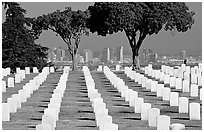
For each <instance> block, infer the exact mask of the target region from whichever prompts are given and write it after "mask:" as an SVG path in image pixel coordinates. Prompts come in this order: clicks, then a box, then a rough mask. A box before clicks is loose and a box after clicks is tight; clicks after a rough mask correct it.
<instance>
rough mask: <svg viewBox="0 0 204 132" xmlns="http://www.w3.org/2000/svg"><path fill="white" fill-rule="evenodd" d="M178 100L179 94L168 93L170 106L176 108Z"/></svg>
mask: <svg viewBox="0 0 204 132" xmlns="http://www.w3.org/2000/svg"><path fill="white" fill-rule="evenodd" d="M178 98H179V93H177V92H171V93H170V106H178V102H179V101H178Z"/></svg>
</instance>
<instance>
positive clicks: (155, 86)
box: [151, 81, 158, 92]
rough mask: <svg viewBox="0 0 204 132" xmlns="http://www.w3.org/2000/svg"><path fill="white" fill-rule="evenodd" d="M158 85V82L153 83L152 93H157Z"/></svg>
mask: <svg viewBox="0 0 204 132" xmlns="http://www.w3.org/2000/svg"><path fill="white" fill-rule="evenodd" d="M157 85H158V82H157V81H152V83H151V92H157Z"/></svg>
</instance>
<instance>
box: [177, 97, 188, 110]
mask: <svg viewBox="0 0 204 132" xmlns="http://www.w3.org/2000/svg"><path fill="white" fill-rule="evenodd" d="M188 103H189V99H188V98H187V97H180V98H179V113H188Z"/></svg>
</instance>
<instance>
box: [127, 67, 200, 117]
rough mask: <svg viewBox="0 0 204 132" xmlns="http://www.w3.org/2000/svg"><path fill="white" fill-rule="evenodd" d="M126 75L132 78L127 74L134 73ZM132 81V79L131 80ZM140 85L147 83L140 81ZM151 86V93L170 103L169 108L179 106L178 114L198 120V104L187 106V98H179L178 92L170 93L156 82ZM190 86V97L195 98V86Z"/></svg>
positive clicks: (196, 93) (196, 90)
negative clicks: (187, 114)
mask: <svg viewBox="0 0 204 132" xmlns="http://www.w3.org/2000/svg"><path fill="white" fill-rule="evenodd" d="M125 69H126V70H127V68H125ZM126 73H127V74H128V75H127V76H131V77H132V75H129V74H131V73H134V71H132V72H126ZM141 76H142V75H141ZM142 78H145V77H144V76H142ZM132 79H134V78H132ZM146 79H147V78H146ZM146 79H145V80H146ZM142 80H143V79H142ZM148 80H149V79H148ZM150 80H151V79H150ZM152 82H156V81H152ZM142 83H148V81H147V80H146V81H142ZM153 84H154V83H152V84H151V86H152V87H154V88H155V90H151V92H157V97H162V99H163V100H167V101H170V106H179V113H189V116H190V120H200V104H199V103H190V104H189V100H188V98H186V97H179V93H178V92H170V88H168V87H164V84H158V82H157V83H155V85H153ZM143 85H144V86H145V87H146V88H148V87H147V86H148V85H147V84H143ZM191 86H192V87H191V96H192V97H197V96H198V87H197V85H195V84H192V85H191ZM200 99H202V89H200ZM140 102H142V101H140ZM189 105H190V111H189V112H188V107H189Z"/></svg>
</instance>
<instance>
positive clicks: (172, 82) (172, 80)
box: [170, 77, 176, 87]
mask: <svg viewBox="0 0 204 132" xmlns="http://www.w3.org/2000/svg"><path fill="white" fill-rule="evenodd" d="M170 87H176V77H170Z"/></svg>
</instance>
